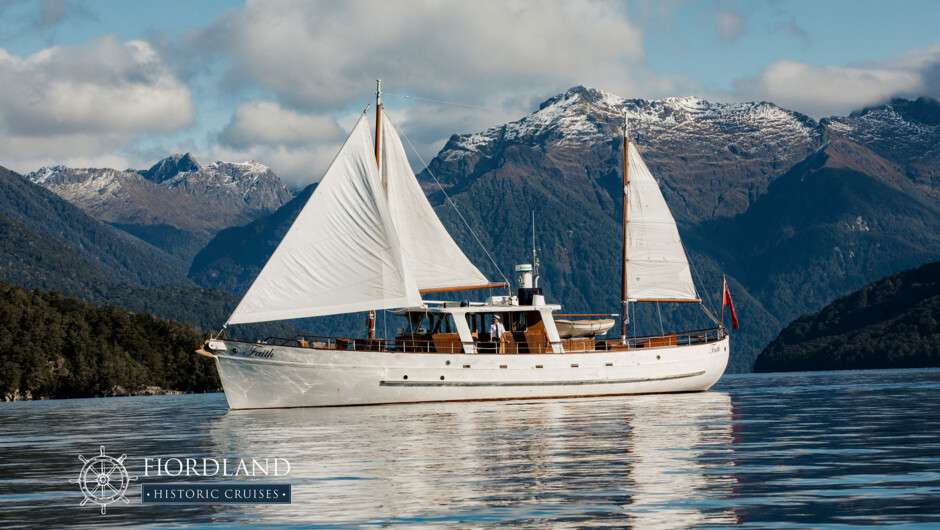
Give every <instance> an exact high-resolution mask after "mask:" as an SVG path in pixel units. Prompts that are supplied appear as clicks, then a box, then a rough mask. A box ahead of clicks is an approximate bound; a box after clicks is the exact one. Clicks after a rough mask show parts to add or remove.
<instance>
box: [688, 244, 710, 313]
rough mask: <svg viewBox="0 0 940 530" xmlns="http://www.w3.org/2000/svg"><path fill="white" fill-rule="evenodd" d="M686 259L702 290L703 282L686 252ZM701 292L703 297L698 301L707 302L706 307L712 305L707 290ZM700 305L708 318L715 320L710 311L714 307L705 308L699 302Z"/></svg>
mask: <svg viewBox="0 0 940 530" xmlns="http://www.w3.org/2000/svg"><path fill="white" fill-rule="evenodd" d="M683 250H685V248H683ZM686 259H688V260H689V265H691V267H692V272H693V273H695V277H696V279H698V283H699V285H701V286H702V287H703V288H704V287H705V282H704V281H703V280H702V276H701V275H700V274H699V273H698V269H696V268H695V262H694V261H692V260H691V259H689V256H688V252H686ZM702 292H703V293H705V296H701V297H700V299H701V300H705V301H706V302H708V305H712V299H711V295H710V294H709V293H708V290H707V289H705V290H703V291H702ZM700 304H701V306H702V308H703V309H704V310H705V313H706V314H708V316H709V317H711V319H712V320H714V319H715V316H714V314H713V313H712V311H711V310H712V309H714V307H707V306H706V305H705V304H702V303H701V302H700Z"/></svg>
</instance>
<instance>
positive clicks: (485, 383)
mask: <svg viewBox="0 0 940 530" xmlns="http://www.w3.org/2000/svg"><path fill="white" fill-rule="evenodd" d="M704 374H705V370H700V371H698V372H692V373H690V374H679V375H668V376H665V377H640V378H632V379H593V380H592V379H587V380H583V381H577V380H575V381H379V386H409V387H415V386H574V385H615V384H621V383H653V382H656V381H670V380H672V379H686V378H688V377H696V376H699V375H704Z"/></svg>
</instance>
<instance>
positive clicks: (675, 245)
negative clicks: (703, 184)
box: [626, 142, 698, 300]
mask: <svg viewBox="0 0 940 530" xmlns="http://www.w3.org/2000/svg"><path fill="white" fill-rule="evenodd" d="M629 145H630V147H629V149H630V151H629V156H628V157H627V160H628V168H629V181H628V183H627V241H626V245H627V262H626V271H627V272H626V279H627V299H629V300H697V299H698V295H697V294H696V292H695V285H694V284H693V283H692V274H691V272H690V270H689V261H688V259H687V258H686V256H685V250H684V249H683V248H682V241H681V240H680V239H679V230H678V229H677V228H676V221H675V219H673V217H672V213H670V212H669V206H667V205H666V200H665V199H664V198H663V194H662V192H660V191H659V185H658V184H657V183H656V179H655V178H653V175H652V173H650V170H649V168H647V167H646V164H645V163H644V162H643V159H642V158H641V157H640V153H639V151H638V150H637V148H636V146H635V145H633V143H632V142H631V143H630V144H629Z"/></svg>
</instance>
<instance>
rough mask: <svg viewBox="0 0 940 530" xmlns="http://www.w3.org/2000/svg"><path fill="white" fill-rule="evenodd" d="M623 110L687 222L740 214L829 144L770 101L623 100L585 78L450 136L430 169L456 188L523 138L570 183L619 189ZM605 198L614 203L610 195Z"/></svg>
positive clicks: (818, 130)
mask: <svg viewBox="0 0 940 530" xmlns="http://www.w3.org/2000/svg"><path fill="white" fill-rule="evenodd" d="M624 111H626V116H627V119H628V123H629V131H630V136H631V137H632V138H633V139H634V140H635V142H636V143H637V145H638V146H639V147H640V149H641V150H642V151H643V152H644V158H645V159H646V162H647V164H649V166H650V168H651V169H652V170H653V173H654V174H656V175H657V176H658V177H659V178H661V179H662V183H663V187H664V192H665V194H666V198H667V200H668V201H670V203H671V204H682V205H683V207H682V208H680V210H681V212H680V213H678V216H679V217H680V218H686V219H691V220H695V219H704V218H710V217H727V216H733V215H736V214H738V213H741V212H743V211H744V210H746V209H747V206H748V205H749V204H750V202H751V201H753V200H754V198H756V197H757V196H758V195H760V194H761V193H763V192H764V191H765V190H766V187H767V185H768V184H769V183H770V181H772V180H773V178H775V177H776V176H778V175H780V174H782V173H783V172H785V171H786V170H787V169H789V168H790V167H791V166H792V165H793V164H795V163H797V162H799V161H800V160H802V159H804V158H805V157H806V156H807V155H809V154H810V153H812V152H814V151H815V150H816V149H818V148H819V147H820V146H821V145H822V144H823V143H824V142H825V140H824V132H825V131H824V129H823V128H822V127H820V126H819V124H818V123H816V122H815V121H814V120H812V119H811V118H809V117H807V116H804V115H802V114H799V113H797V112H793V111H789V110H786V109H782V108H780V107H778V106H776V105H774V104H772V103H767V102H759V103H732V104H724V103H711V102H708V101H705V100H703V99H700V98H694V97H686V98H666V99H659V100H642V99H624V98H621V97H619V96H616V95H613V94H610V93H607V92H603V91H599V90H594V89H589V88H585V87H580V86H579V87H575V88H572V89H570V90H568V91H567V92H565V93H564V94H560V95H558V96H555V97H553V98H551V99H549V100H547V101H546V102H544V103H543V104H542V105H541V108H540V109H539V110H538V111H537V112H535V113H533V114H530V115H528V116H526V117H524V118H522V119H520V120H518V121H515V122H512V123H508V124H506V125H503V126H499V127H494V128H491V129H488V130H486V131H483V132H481V133H477V134H466V135H455V136H453V137H451V139H450V141H449V142H448V143H447V145H446V146H445V147H444V150H443V151H441V153H440V154H439V155H438V157H437V158H436V159H435V160H434V161H432V163H431V164H430V169H431V171H432V172H433V173H434V175H435V176H437V177H438V179H440V180H441V181H442V182H444V183H446V184H448V185H450V186H460V185H461V184H465V183H467V182H468V181H469V180H472V179H473V178H474V175H476V174H479V173H480V172H481V171H482V170H485V169H487V168H490V167H491V166H492V165H493V164H497V165H498V164H500V163H504V162H505V161H506V156H507V152H506V150H507V149H510V150H512V149H518V148H519V147H520V146H526V147H529V148H532V149H535V150H537V151H539V152H541V153H544V154H546V155H548V157H549V158H550V159H551V160H552V161H553V163H554V164H555V165H556V166H557V167H558V168H559V169H560V170H561V171H562V172H563V173H564V174H565V179H566V183H567V184H569V185H573V186H578V187H581V188H583V191H585V192H587V191H589V190H590V189H591V188H593V189H594V190H595V192H606V194H607V195H608V196H617V193H618V191H617V190H619V189H620V186H621V185H622V184H621V183H620V178H621V177H619V176H618V174H617V172H616V171H615V170H616V168H618V167H619V165H618V164H617V163H616V159H617V158H618V157H620V156H622V155H621V154H620V153H622V145H621V141H620V140H619V138H620V136H621V131H622V128H623V123H624ZM501 161H502V162H501ZM602 202H608V203H610V204H609V205H608V206H610V205H612V201H611V200H610V199H609V197H607V198H605V200H603V201H602Z"/></svg>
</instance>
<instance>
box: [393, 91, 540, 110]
mask: <svg viewBox="0 0 940 530" xmlns="http://www.w3.org/2000/svg"><path fill="white" fill-rule="evenodd" d="M382 95H383V96H394V97H398V98H402V99H416V100H419V101H428V102H430V103H439V104H441V105H454V106H457V107H469V108H471V109H482V110H499V111H503V112H522V113H523V114H526V115H529V114H532V113H531V112H529V111H527V110H524V109H511V108H508V107H490V106H484V105H471V104H469V103H458V102H456V101H443V100H440V99H428V98H420V97H418V96H406V95H404V94H389V93H388V92H382Z"/></svg>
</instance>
